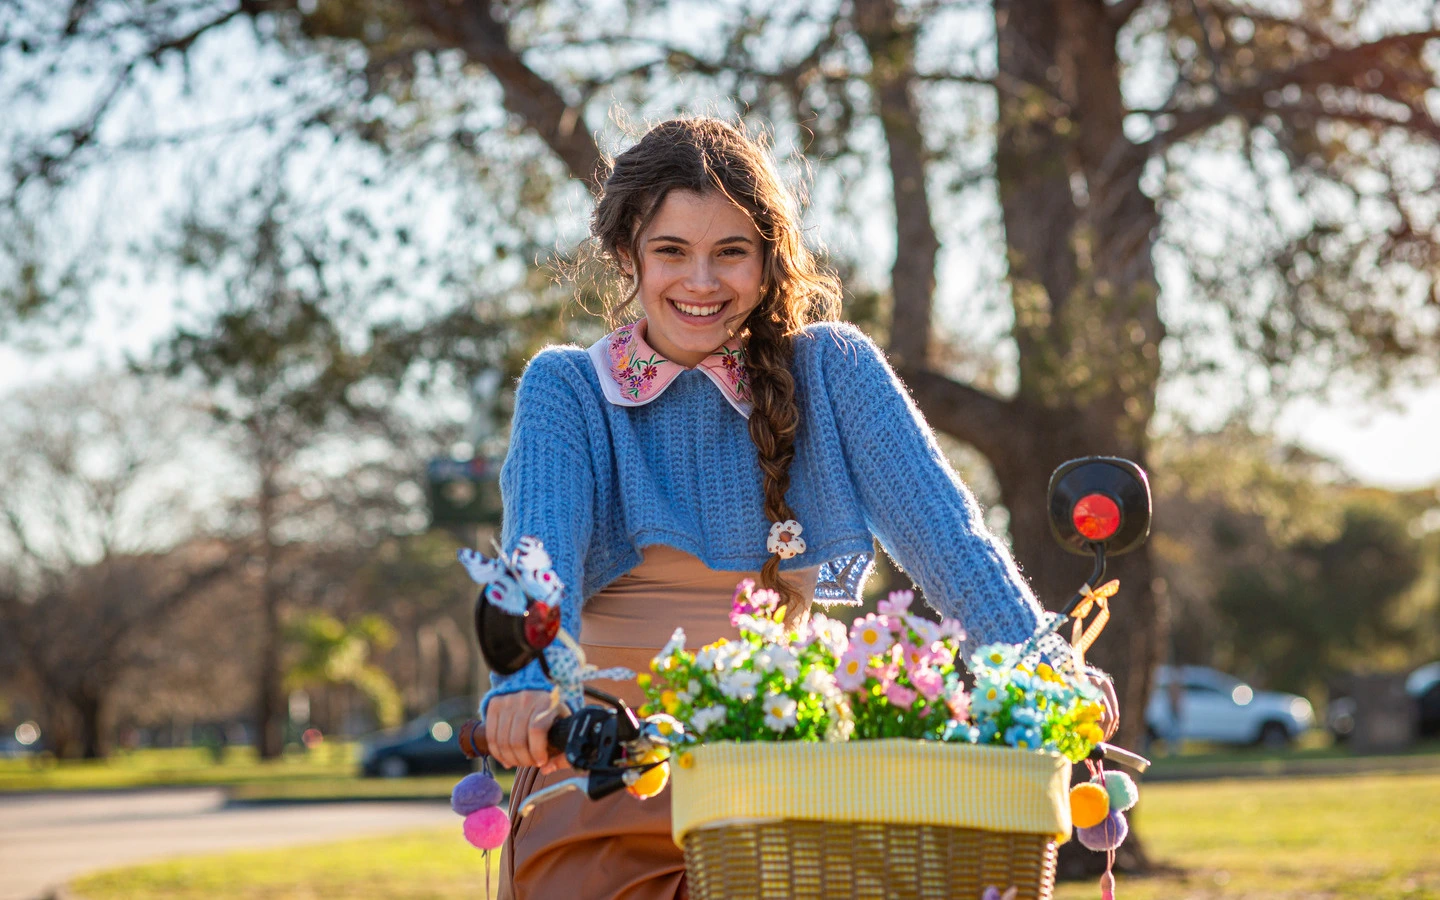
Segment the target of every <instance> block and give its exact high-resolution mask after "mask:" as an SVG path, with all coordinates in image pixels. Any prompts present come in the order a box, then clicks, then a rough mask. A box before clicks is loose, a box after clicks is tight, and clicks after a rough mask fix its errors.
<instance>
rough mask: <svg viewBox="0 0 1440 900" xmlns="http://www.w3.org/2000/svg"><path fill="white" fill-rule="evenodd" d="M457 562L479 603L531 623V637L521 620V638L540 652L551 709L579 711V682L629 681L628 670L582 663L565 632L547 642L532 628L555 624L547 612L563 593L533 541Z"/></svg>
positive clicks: (465, 552) (471, 553) (469, 554)
mask: <svg viewBox="0 0 1440 900" xmlns="http://www.w3.org/2000/svg"><path fill="white" fill-rule="evenodd" d="M459 557H460V564H461V565H462V566H464V567H465V571H466V572H467V573H469V575H470V577H471V579H473V580H474V581H475V583H476V584H478V585H480V596H481V597H482V598H484V602H486V603H489V604H490V605H492V606H494V607H496V608H498V609H500V610H503V611H504V612H506V613H508V614H510V615H512V616H526V615H527V614H529V615H531V616H534V617H535V620H536V623H537V629H535V631H536V633H535V634H531V633H530V630H529V622H528V620H527V626H526V627H527V635H526V636H527V640H529V641H531V642H532V643H531V646H532V647H534V649H536V650H538V651H540V658H541V661H542V665H543V666H544V668H545V671H546V673H547V674H548V675H549V676H550V680H551V681H552V682H553V683H554V685H555V690H554V702H555V703H556V704H559V703H561V702H563V703H565V704H567V705H569V706H570V707H571V708H572V709H579V708H580V707H581V706H583V705H584V703H585V700H584V686H585V682H587V681H594V680H597V679H616V680H622V679H631V678H634V677H635V673H634V672H632V671H631V670H629V669H624V668H610V669H598V668H596V667H595V666H593V665H591V664H589V663H588V662H586V660H585V652H584V651H583V650H581V649H580V644H579V643H578V642H576V640H575V639H574V637H572V636H571V635H570V634H569V633H568V632H566V631H565V629H563V628H557V629H556V631H555V632H554V633H553V640H551V635H548V634H544V633H543V632H544V631H545V630H546V629H542V628H539V627H538V626H539V625H540V624H543V623H545V622H550V623H552V624H553V623H554V622H555V621H556V619H557V617H555V615H554V613H553V611H554V610H558V608H559V605H560V601H561V598H562V596H563V595H564V591H565V585H564V584H563V583H562V582H561V581H560V577H559V576H558V575H556V574H555V569H554V561H553V560H552V559H551V558H550V554H549V553H548V552H546V550H545V546H544V544H542V543H541V542H540V541H539V540H538V539H536V538H534V537H530V536H528V535H527V536H525V537H522V538H520V539H519V540H518V541H516V543H515V549H514V550H513V551H511V553H510V554H509V555H508V556H507V555H506V554H505V552H504V551H503V550H500V549H499V548H498V547H497V548H496V555H495V557H494V558H493V559H492V558H491V557H488V556H485V555H484V554H483V553H480V552H479V551H476V550H471V549H470V548H468V547H467V548H464V549H462V550H461V551H460V553H459Z"/></svg>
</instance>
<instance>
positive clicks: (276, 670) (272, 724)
mask: <svg viewBox="0 0 1440 900" xmlns="http://www.w3.org/2000/svg"><path fill="white" fill-rule="evenodd" d="M260 459H261V463H260V470H261V475H260V503H259V510H258V511H259V517H260V561H261V583H260V604H261V623H262V624H261V632H260V653H259V667H260V668H259V671H258V672H257V673H256V674H257V677H256V679H255V683H256V689H257V695H256V698H255V701H256V705H255V744H256V747H257V748H258V750H259V753H260V758H261V759H278V758H279V757H280V756H281V755H282V754H283V753H284V752H285V717H286V715H287V714H288V711H287V710H286V708H285V697H284V695H283V692H282V690H281V684H280V641H281V634H280V586H279V583H278V581H277V579H278V577H279V573H278V571H277V570H278V569H279V565H278V560H277V556H278V552H277V551H278V548H277V547H276V546H275V514H276V511H275V500H276V485H275V475H274V471H273V467H272V466H270V465H269V464H268V461H267V460H266V458H265V454H264V451H263V449H262V450H261V451H260Z"/></svg>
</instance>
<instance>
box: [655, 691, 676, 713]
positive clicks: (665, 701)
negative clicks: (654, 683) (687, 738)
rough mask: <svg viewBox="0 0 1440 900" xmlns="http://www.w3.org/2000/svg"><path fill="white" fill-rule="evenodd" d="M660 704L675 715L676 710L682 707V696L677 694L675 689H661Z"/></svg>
mask: <svg viewBox="0 0 1440 900" xmlns="http://www.w3.org/2000/svg"><path fill="white" fill-rule="evenodd" d="M660 705H661V706H663V707H665V711H666V712H667V713H669V714H670V715H672V716H673V715H675V710H677V709H679V708H680V698H679V697H677V696H675V692H674V691H661V692H660Z"/></svg>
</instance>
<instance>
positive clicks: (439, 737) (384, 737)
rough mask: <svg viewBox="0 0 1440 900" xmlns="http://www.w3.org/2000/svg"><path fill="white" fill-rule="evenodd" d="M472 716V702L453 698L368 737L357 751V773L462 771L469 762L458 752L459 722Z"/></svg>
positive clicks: (400, 775)
mask: <svg viewBox="0 0 1440 900" xmlns="http://www.w3.org/2000/svg"><path fill="white" fill-rule="evenodd" d="M473 715H475V703H474V701H472V700H470V699H469V698H468V697H455V698H452V699H450V700H446V701H444V702H442V703H441V704H440V705H439V706H436V707H435V708H434V709H432V710H430V711H429V712H428V713H426V714H424V715H423V716H420V717H418V718H416V719H412V720H411V721H410V722H407V723H406V724H405V725H403V726H401V727H400V728H399V729H398V730H396V731H391V732H386V733H384V734H379V735H376V736H374V737H371V738H369V739H367V740H366V741H365V742H364V744H363V749H362V751H361V754H360V772H361V774H363V775H365V776H367V777H372V778H373V777H376V776H379V777H382V778H404V777H405V776H407V775H438V774H445V773H456V774H464V773H466V772H469V771H471V769H472V763H471V760H470V759H468V758H467V757H466V756H465V754H464V753H461V752H460V744H459V742H458V741H457V740H456V734H457V733H458V732H459V731H460V724H461V723H462V722H464V721H465V720H466V719H468V718H470V717H471V716H473Z"/></svg>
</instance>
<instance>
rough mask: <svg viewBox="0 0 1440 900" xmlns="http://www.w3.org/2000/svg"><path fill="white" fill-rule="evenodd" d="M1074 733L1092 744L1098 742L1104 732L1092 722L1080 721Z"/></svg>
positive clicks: (1102, 737)
mask: <svg viewBox="0 0 1440 900" xmlns="http://www.w3.org/2000/svg"><path fill="white" fill-rule="evenodd" d="M1075 733H1076V734H1078V735H1080V737H1082V738H1083V739H1085V740H1086V741H1088V742H1089V743H1092V744H1098V743H1100V742H1101V741H1103V740H1104V739H1105V733H1104V732H1103V731H1101V730H1100V726H1099V725H1096V724H1095V723H1094V722H1082V723H1081V724H1080V725H1079V726H1077V727H1076V729H1075Z"/></svg>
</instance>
